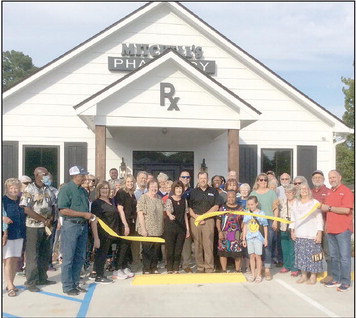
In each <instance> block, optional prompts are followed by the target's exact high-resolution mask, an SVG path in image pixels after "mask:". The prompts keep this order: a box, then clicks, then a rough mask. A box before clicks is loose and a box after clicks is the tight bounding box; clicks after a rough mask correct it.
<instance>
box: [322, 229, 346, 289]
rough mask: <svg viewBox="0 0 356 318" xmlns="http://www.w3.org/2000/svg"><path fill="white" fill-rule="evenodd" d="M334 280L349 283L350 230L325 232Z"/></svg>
mask: <svg viewBox="0 0 356 318" xmlns="http://www.w3.org/2000/svg"><path fill="white" fill-rule="evenodd" d="M327 239H328V245H329V253H330V258H331V271H332V276H333V278H334V281H336V282H340V283H341V284H344V285H351V231H349V230H346V231H345V232H342V233H340V234H327Z"/></svg>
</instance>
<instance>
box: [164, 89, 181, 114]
mask: <svg viewBox="0 0 356 318" xmlns="http://www.w3.org/2000/svg"><path fill="white" fill-rule="evenodd" d="M175 92H176V89H175V88H174V86H173V85H172V84H171V83H161V84H160V93H161V102H160V105H161V106H166V102H165V99H168V101H169V102H170V105H169V107H168V109H167V110H178V111H179V110H180V109H179V107H178V105H177V104H178V100H179V97H174V98H173V96H174V94H175Z"/></svg>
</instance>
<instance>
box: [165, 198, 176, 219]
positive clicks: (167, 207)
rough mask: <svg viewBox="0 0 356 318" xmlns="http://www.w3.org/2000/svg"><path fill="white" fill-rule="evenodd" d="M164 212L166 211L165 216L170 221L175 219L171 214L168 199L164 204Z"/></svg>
mask: <svg viewBox="0 0 356 318" xmlns="http://www.w3.org/2000/svg"><path fill="white" fill-rule="evenodd" d="M164 210H165V211H166V214H167V216H168V218H169V219H170V220H171V221H174V220H175V219H176V217H175V215H173V214H172V211H173V205H172V201H171V200H170V199H167V201H166V203H165V204H164Z"/></svg>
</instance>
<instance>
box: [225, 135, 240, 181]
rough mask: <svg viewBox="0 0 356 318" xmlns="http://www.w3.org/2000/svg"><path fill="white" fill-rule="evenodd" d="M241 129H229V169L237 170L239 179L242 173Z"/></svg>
mask: <svg viewBox="0 0 356 318" xmlns="http://www.w3.org/2000/svg"><path fill="white" fill-rule="evenodd" d="M239 132H240V131H239V129H228V131H227V138H228V154H227V158H228V159H227V160H228V167H227V168H228V171H231V170H235V171H236V174H237V181H239V175H240V149H239V147H240V141H239Z"/></svg>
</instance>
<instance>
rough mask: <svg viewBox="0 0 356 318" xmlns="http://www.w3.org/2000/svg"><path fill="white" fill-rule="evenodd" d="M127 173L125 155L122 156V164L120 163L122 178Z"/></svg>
mask: <svg viewBox="0 0 356 318" xmlns="http://www.w3.org/2000/svg"><path fill="white" fill-rule="evenodd" d="M126 173H127V167H126V163H125V161H124V157H122V160H121V165H120V179H124V178H125V176H126Z"/></svg>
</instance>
